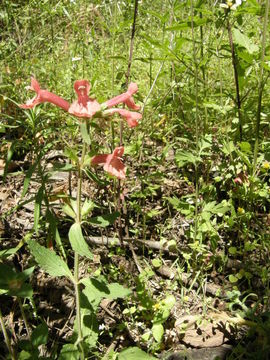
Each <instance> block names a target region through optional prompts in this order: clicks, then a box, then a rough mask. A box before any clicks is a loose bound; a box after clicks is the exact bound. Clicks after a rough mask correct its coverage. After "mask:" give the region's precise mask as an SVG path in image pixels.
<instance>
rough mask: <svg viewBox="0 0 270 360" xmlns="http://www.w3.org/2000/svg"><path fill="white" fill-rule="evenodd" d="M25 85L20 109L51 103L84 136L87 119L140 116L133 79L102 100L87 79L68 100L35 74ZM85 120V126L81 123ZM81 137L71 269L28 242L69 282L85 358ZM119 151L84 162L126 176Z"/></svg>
mask: <svg viewBox="0 0 270 360" xmlns="http://www.w3.org/2000/svg"><path fill="white" fill-rule="evenodd" d="M29 89H30V90H32V91H35V92H36V95H35V96H34V97H33V98H32V99H30V100H28V101H27V102H26V103H25V104H22V105H20V107H21V108H22V109H32V108H34V107H35V106H36V105H38V104H41V103H44V102H49V103H52V104H54V105H56V106H58V107H60V108H61V109H63V110H65V111H66V112H68V113H69V114H71V115H74V116H76V117H77V118H79V119H82V120H83V121H84V122H82V123H81V130H82V129H83V128H84V130H82V131H85V128H86V131H87V136H89V123H87V121H88V120H89V119H93V118H100V119H108V118H111V117H112V116H113V115H114V114H119V115H120V116H121V117H122V118H123V119H124V120H126V122H127V124H128V126H129V127H130V128H133V127H135V126H137V125H138V121H139V120H140V119H141V118H142V115H141V114H140V113H139V112H138V110H139V109H140V106H138V105H136V104H135V102H134V99H133V95H134V94H135V93H136V92H137V91H138V86H137V84H136V83H131V84H130V85H129V87H128V89H127V91H126V92H125V93H123V94H121V95H118V96H116V97H114V98H112V99H110V100H108V101H106V102H104V103H102V104H100V103H99V102H98V101H97V100H95V99H93V98H91V97H90V96H89V92H90V83H89V82H88V81H87V80H77V81H75V83H74V90H75V92H76V94H77V100H75V101H74V102H72V103H71V104H70V103H69V102H68V101H66V100H65V99H63V98H62V97H60V96H58V95H56V94H54V93H51V92H49V91H48V90H44V89H41V87H40V85H39V83H38V81H37V80H36V79H35V78H32V79H31V86H30V87H29ZM119 104H125V105H126V106H127V107H128V108H129V109H131V110H134V111H130V110H126V109H118V108H115V106H117V105H119ZM85 122H86V125H87V126H85ZM82 138H83V146H82V152H81V155H80V157H78V156H76V161H74V162H75V166H76V173H77V194H76V203H75V202H74V201H73V200H72V199H70V204H72V205H71V207H72V208H71V209H70V211H69V214H71V216H72V217H73V219H74V224H73V225H72V226H71V228H70V230H69V234H68V236H69V241H70V245H71V247H72V249H73V251H74V270H73V273H72V272H71V271H70V270H69V268H68V267H67V264H66V263H65V262H62V259H61V258H60V257H59V256H58V255H57V254H56V253H55V252H54V250H53V249H51V250H48V249H46V248H44V247H42V246H40V245H39V244H37V243H36V241H34V240H31V241H30V242H29V244H28V245H29V248H30V251H31V253H32V255H33V256H34V257H35V259H36V261H37V263H38V264H39V265H40V266H41V267H42V268H43V269H44V270H46V271H47V272H48V273H49V274H51V275H52V276H63V275H64V276H68V277H69V278H70V280H71V281H72V282H73V284H74V288H75V298H76V323H75V327H74V332H75V334H76V335H77V341H76V343H75V345H74V346H75V348H76V349H77V347H78V349H77V351H78V355H79V356H78V358H80V359H85V356H87V352H88V351H89V344H90V343H91V345H93V344H92V343H93V338H92V340H91V339H88V340H87V336H88V335H89V331H88V330H87V329H86V328H85V325H84V321H83V316H85V311H86V309H85V308H83V310H81V300H80V299H81V291H83V292H85V291H86V288H87V287H88V288H89V289H90V288H91V287H93V285H92V283H91V279H89V278H85V279H83V281H82V280H81V279H80V278H79V256H85V257H88V258H89V259H92V254H91V252H90V250H89V248H88V245H87V243H86V241H85V239H84V236H83V232H82V226H81V225H82V223H83V221H84V219H85V214H86V213H85V208H89V209H90V210H91V206H89V202H87V201H88V200H87V199H86V200H85V204H84V205H82V199H81V190H82V180H83V177H82V174H83V171H84V166H85V164H86V163H87V162H88V160H86V153H87V146H88V145H89V142H88V141H87V140H85V137H84V136H82ZM89 141H90V138H89ZM123 154H124V146H119V147H116V148H115V149H114V150H113V152H112V153H111V154H96V155H95V156H93V157H92V159H91V160H90V161H89V162H88V163H90V164H91V165H93V166H95V165H103V168H104V170H105V171H106V172H107V173H108V174H110V175H112V176H114V177H116V178H118V179H119V180H123V179H125V177H126V167H125V165H124V163H123V161H122V156H123ZM73 160H74V158H73ZM90 210H89V211H90ZM54 263H56V264H58V267H57V269H55V268H54V267H52V264H54ZM82 283H83V284H84V285H85V286H86V288H84V289H83V290H81V284H82ZM108 286H109V285H108ZM119 286H120V285H119ZM89 289H88V290H89ZM91 289H92V288H91ZM119 289H120V293H117V295H116V297H123V296H126V294H128V293H129V292H128V291H127V289H124V288H123V289H122V288H121V287H120V288H119ZM89 291H90V290H89ZM93 291H94V293H95V294H96V293H97V292H99V291H100V290H99V289H93ZM108 291H109V288H108ZM121 294H122V295H121ZM88 297H89V299H91V297H92V291H90V293H89V294H88ZM102 297H105V294H104V293H102V294H101V295H100V299H101V298H102ZM91 309H92V310H90V309H89V310H87V311H89V313H91V311H92V312H93V306H92V307H91ZM87 314H88V313H87ZM92 315H93V314H92ZM92 315H91V316H92ZM93 331H94V330H93ZM96 340H97V339H96Z"/></svg>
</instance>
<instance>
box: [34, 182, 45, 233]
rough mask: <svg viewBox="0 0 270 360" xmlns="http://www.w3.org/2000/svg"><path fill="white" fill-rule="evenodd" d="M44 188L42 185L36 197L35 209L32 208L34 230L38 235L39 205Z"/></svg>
mask: <svg viewBox="0 0 270 360" xmlns="http://www.w3.org/2000/svg"><path fill="white" fill-rule="evenodd" d="M43 192H44V186H43V185H42V186H41V187H40V188H39V190H38V192H37V195H36V201H35V208H34V230H35V232H36V234H38V223H39V217H40V209H41V203H42V200H43Z"/></svg>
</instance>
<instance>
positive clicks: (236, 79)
mask: <svg viewBox="0 0 270 360" xmlns="http://www.w3.org/2000/svg"><path fill="white" fill-rule="evenodd" d="M226 16H228V14H226ZM227 30H228V35H229V43H230V48H231V54H232V65H233V73H234V82H235V91H236V104H237V114H238V122H239V139H240V141H242V139H243V124H242V101H241V97H240V86H239V76H238V70H237V61H238V60H237V56H236V53H235V47H234V42H233V37H232V28H231V24H230V20H229V17H227Z"/></svg>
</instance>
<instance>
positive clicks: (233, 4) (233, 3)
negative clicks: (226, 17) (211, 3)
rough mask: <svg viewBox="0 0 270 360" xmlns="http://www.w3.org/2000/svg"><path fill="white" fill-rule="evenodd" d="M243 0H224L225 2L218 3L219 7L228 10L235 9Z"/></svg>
mask: <svg viewBox="0 0 270 360" xmlns="http://www.w3.org/2000/svg"><path fill="white" fill-rule="evenodd" d="M243 1H245V0H233V1H232V0H226V1H225V3H222V4H220V7H222V8H224V9H229V10H236V9H237V8H238V6H240V5H241V4H242V2H243Z"/></svg>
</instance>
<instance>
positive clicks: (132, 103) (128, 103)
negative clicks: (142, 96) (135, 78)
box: [124, 96, 141, 111]
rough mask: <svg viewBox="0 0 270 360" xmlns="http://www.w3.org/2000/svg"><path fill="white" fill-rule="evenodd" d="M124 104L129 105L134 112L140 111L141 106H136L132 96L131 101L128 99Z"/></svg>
mask: <svg viewBox="0 0 270 360" xmlns="http://www.w3.org/2000/svg"><path fill="white" fill-rule="evenodd" d="M124 103H125V104H126V105H127V107H129V108H130V109H132V110H136V111H138V110H140V108H141V107H140V105H136V104H135V101H134V99H133V97H132V96H131V97H130V98H129V99H127V100H126V101H124Z"/></svg>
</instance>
